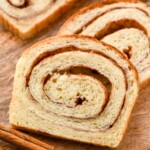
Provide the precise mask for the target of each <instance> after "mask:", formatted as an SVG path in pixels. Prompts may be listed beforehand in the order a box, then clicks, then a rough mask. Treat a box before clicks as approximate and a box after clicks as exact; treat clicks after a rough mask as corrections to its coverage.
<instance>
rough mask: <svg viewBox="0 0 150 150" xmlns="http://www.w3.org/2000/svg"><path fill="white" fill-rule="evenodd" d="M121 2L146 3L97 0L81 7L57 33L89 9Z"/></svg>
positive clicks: (133, 0)
mask: <svg viewBox="0 0 150 150" xmlns="http://www.w3.org/2000/svg"><path fill="white" fill-rule="evenodd" d="M119 2H132V3H141V4H144V3H143V2H141V1H139V0H103V1H101V2H97V3H95V4H92V5H90V6H87V7H85V8H83V9H81V10H80V11H79V12H77V13H75V14H74V15H72V16H71V17H70V18H69V19H68V20H67V21H66V22H65V23H64V24H63V26H62V27H61V28H60V29H59V31H58V32H57V35H60V33H61V32H62V31H63V29H65V28H66V25H68V23H69V22H72V21H73V20H74V19H75V18H76V17H78V16H79V15H81V14H84V13H85V12H87V11H90V10H92V9H94V8H97V7H103V6H105V5H109V4H113V3H119Z"/></svg>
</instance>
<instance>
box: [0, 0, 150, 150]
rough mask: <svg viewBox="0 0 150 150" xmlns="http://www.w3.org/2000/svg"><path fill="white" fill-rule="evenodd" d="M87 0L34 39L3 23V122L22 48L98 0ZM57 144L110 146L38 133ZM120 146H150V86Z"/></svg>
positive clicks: (88, 148)
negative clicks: (21, 37)
mask: <svg viewBox="0 0 150 150" xmlns="http://www.w3.org/2000/svg"><path fill="white" fill-rule="evenodd" d="M97 1H98V0H86V1H85V2H83V3H81V2H80V3H78V4H76V5H74V7H73V9H72V10H71V11H69V12H68V13H66V14H65V15H64V16H63V17H61V18H59V19H58V20H57V21H56V22H55V23H53V24H50V25H49V28H48V29H47V30H45V31H43V32H42V33H40V34H38V35H37V36H36V37H35V38H32V39H30V40H24V41H23V40H21V39H19V38H18V37H15V36H14V35H12V34H11V33H10V32H9V31H7V30H6V29H4V28H3V26H1V25H0V60H1V62H0V93H1V96H0V123H3V124H6V125H9V122H8V107H9V103H10V100H11V92H12V83H13V75H14V71H15V65H16V62H17V60H18V58H19V57H20V55H21V54H22V52H23V51H24V50H25V49H26V48H27V47H29V46H30V45H32V44H34V43H36V42H38V41H40V40H42V39H45V38H47V37H51V36H53V35H55V34H56V32H57V31H58V29H59V28H60V27H61V25H62V24H63V23H64V22H65V20H66V19H67V18H68V17H70V16H71V15H72V14H73V13H74V12H77V11H78V10H79V9H80V8H81V7H83V6H86V5H89V4H91V3H94V2H97ZM147 3H148V2H147ZM34 136H36V137H37V138H40V139H41V140H43V141H45V142H47V143H50V144H51V145H54V146H55V149H56V150H109V148H103V147H96V146H92V145H88V144H82V143H77V142H72V141H66V140H60V139H55V138H48V137H44V136H39V135H34ZM0 145H3V147H4V148H5V149H17V148H15V147H14V146H13V145H10V144H8V143H5V142H3V141H0ZM116 150H150V86H148V87H146V88H145V89H143V90H141V91H140V96H139V99H138V101H137V104H136V106H135V108H134V110H133V112H132V116H131V121H130V124H129V127H128V130H127V133H126V135H125V137H124V139H123V141H122V143H121V145H120V146H119V147H118V148H117V149H116Z"/></svg>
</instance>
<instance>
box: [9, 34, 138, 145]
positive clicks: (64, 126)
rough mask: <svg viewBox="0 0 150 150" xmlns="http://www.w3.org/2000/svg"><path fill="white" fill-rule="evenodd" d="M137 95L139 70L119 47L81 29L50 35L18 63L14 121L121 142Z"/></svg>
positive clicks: (109, 142)
mask: <svg viewBox="0 0 150 150" xmlns="http://www.w3.org/2000/svg"><path fill="white" fill-rule="evenodd" d="M137 95H138V81H137V72H136V70H135V69H134V67H133V66H132V64H131V63H130V62H129V61H128V59H127V58H126V57H125V56H124V55H123V54H122V53H120V52H119V51H118V50H117V49H115V48H113V47H111V46H110V45H107V44H105V43H103V42H99V41H98V40H95V39H93V38H88V37H84V36H78V35H72V36H69V35H68V36H61V37H54V38H49V39H46V40H44V41H41V42H40V43H38V44H36V45H34V46H32V47H31V48H29V49H27V50H26V51H25V52H24V54H23V55H22V56H21V58H20V60H19V61H18V63H17V68H16V73H15V78H14V88H13V98H12V101H11V104H10V112H9V114H10V123H11V124H13V125H15V126H16V127H22V128H25V129H32V130H34V131H40V132H43V133H47V134H50V135H53V136H56V137H61V138H65V139H70V140H76V141H81V142H86V143H92V144H95V145H102V146H109V147H116V146H118V144H119V143H120V141H121V139H122V137H123V134H124V132H125V129H126V127H127V123H128V119H129V116H130V114H131V111H132V108H133V106H134V103H135V100H136V98H137Z"/></svg>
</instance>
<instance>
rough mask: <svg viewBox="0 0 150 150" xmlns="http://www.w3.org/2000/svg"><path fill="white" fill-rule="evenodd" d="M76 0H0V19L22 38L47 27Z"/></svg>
mask: <svg viewBox="0 0 150 150" xmlns="http://www.w3.org/2000/svg"><path fill="white" fill-rule="evenodd" d="M75 1H77V0H0V18H1V19H0V21H1V23H2V24H4V26H6V27H7V28H8V29H9V30H11V31H12V32H13V33H15V34H16V35H18V36H19V37H21V38H22V39H26V38H29V37H31V36H33V35H34V34H35V33H37V32H39V31H41V30H42V29H43V28H45V27H47V26H48V24H49V23H51V22H53V21H54V20H56V18H58V17H59V16H60V15H61V14H62V13H63V12H65V11H67V10H68V9H69V8H70V7H71V6H72V4H73V3H74V2H75Z"/></svg>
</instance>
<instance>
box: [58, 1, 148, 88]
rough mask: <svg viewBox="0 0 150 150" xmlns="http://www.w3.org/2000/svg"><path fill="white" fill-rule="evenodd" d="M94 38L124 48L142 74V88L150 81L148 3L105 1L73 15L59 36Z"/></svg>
mask: <svg viewBox="0 0 150 150" xmlns="http://www.w3.org/2000/svg"><path fill="white" fill-rule="evenodd" d="M69 34H81V35H87V36H91V37H95V38H97V39H98V40H102V41H104V42H106V43H108V44H111V45H112V46H115V47H116V48H117V49H119V50H120V51H122V52H123V53H124V54H125V55H126V57H128V58H129V59H130V61H131V62H132V63H133V64H134V66H135V67H136V69H137V71H138V73H139V82H140V87H143V86H145V85H146V84H148V83H149V81H150V11H149V9H148V8H147V7H146V5H145V4H143V3H141V2H138V1H132V2H127V1H126V2H125V1H122V2H121V1H119V2H116V3H115V2H113V1H112V2H111V1H109V2H104V3H97V4H94V5H92V6H89V7H87V8H85V9H83V10H81V11H80V12H79V13H77V14H75V15H74V16H72V17H71V18H70V19H69V20H68V21H67V22H66V23H65V24H64V26H62V28H61V29H60V31H59V32H58V35H69Z"/></svg>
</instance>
